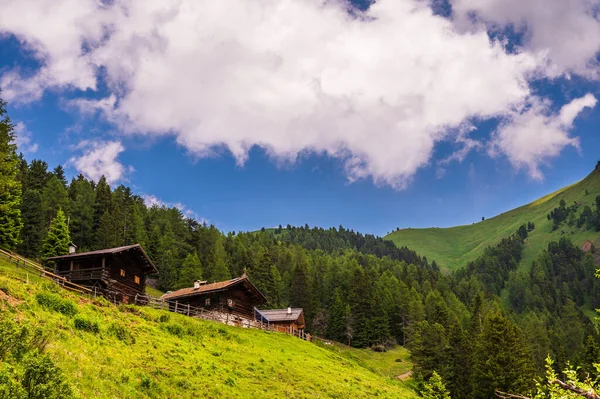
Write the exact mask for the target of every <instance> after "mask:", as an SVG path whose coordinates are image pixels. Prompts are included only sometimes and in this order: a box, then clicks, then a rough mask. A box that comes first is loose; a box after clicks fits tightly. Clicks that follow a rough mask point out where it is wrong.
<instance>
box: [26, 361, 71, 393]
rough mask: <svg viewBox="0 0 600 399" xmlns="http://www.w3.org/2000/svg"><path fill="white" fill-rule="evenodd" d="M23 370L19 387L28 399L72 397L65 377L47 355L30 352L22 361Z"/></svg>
mask: <svg viewBox="0 0 600 399" xmlns="http://www.w3.org/2000/svg"><path fill="white" fill-rule="evenodd" d="M23 369H24V372H23V375H22V378H21V385H22V386H23V388H24V390H25V393H26V396H25V397H27V398H28V399H53V398H57V399H58V398H61V399H62V398H72V397H73V392H72V390H71V387H70V386H69V384H68V383H67V381H66V379H65V376H64V375H63V373H62V371H61V370H60V369H59V368H58V367H56V366H55V365H54V363H53V362H52V360H51V359H50V357H49V356H48V355H46V354H41V353H39V352H37V351H33V352H30V353H29V354H28V355H27V356H26V357H25V358H24V360H23Z"/></svg>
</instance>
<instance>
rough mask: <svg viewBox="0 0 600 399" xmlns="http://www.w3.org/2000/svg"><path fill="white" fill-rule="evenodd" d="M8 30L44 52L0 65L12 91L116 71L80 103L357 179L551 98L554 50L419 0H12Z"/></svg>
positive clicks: (462, 140)
mask: <svg viewBox="0 0 600 399" xmlns="http://www.w3.org/2000/svg"><path fill="white" fill-rule="evenodd" d="M0 32H5V33H9V34H15V35H16V36H17V37H18V38H19V39H20V40H21V41H22V42H23V43H25V44H26V45H27V46H29V48H31V49H32V50H33V51H34V54H35V56H36V58H37V59H38V60H40V62H41V63H42V68H41V69H40V70H39V71H38V73H37V74H36V75H35V76H34V77H33V78H25V77H22V76H21V75H19V73H18V72H19V71H9V72H8V73H7V74H5V75H3V76H2V79H3V80H6V82H8V90H7V91H6V92H5V93H9V95H10V96H12V97H9V99H10V98H13V99H14V100H19V99H21V100H23V101H30V100H32V99H35V98H39V96H41V93H42V92H43V90H44V89H48V88H50V89H58V90H60V89H64V88H77V89H81V90H85V89H88V88H89V89H92V90H94V89H95V88H96V86H97V79H98V78H99V76H102V79H105V81H106V83H107V84H108V87H109V90H110V94H109V95H108V96H107V97H106V98H105V99H102V100H99V101H93V100H89V99H84V98H81V99H78V100H76V101H75V102H74V104H75V105H77V106H78V107H79V108H80V109H82V110H84V111H86V112H94V110H98V111H100V112H101V113H102V114H103V115H105V116H106V117H107V118H108V119H109V120H110V121H112V122H113V123H114V124H116V125H117V126H118V127H119V128H120V130H121V131H123V132H124V133H129V134H144V135H173V136H175V137H176V139H177V142H178V143H180V144H181V145H182V146H184V147H186V148H187V149H188V150H189V151H190V152H191V153H193V154H196V155H199V156H206V155H210V154H212V153H213V152H214V150H215V149H216V148H227V149H228V150H229V151H231V153H232V154H233V155H234V156H235V157H236V159H237V162H238V164H240V165H241V164H243V163H244V162H245V161H246V159H247V157H248V152H249V150H250V148H252V147H253V146H260V147H262V148H264V149H265V150H266V151H267V152H268V153H269V154H270V156H271V157H272V158H273V159H275V160H277V161H286V162H290V161H292V162H293V161H295V160H296V159H297V158H298V157H299V156H300V155H301V154H302V153H304V152H307V151H308V152H316V153H320V154H326V155H328V156H330V157H334V158H337V159H340V160H341V161H342V162H343V163H344V165H345V169H346V173H347V175H348V178H349V179H350V180H351V181H354V180H357V179H362V178H372V179H373V180H374V182H375V183H377V184H387V185H391V186H393V187H395V188H403V187H405V186H406V184H408V183H409V182H410V179H411V178H412V176H413V175H414V174H415V173H416V171H417V170H418V169H419V168H421V167H423V166H425V165H427V164H429V162H430V160H431V157H432V154H433V151H434V148H435V147H436V145H437V144H438V143H440V142H442V141H450V142H453V143H457V144H458V145H459V146H460V147H461V148H462V150H461V152H458V153H457V154H456V155H455V156H454V157H453V158H452V159H456V160H459V161H460V160H462V159H464V157H465V156H466V154H467V153H468V152H469V151H470V150H471V149H474V148H477V145H476V144H475V142H473V141H469V140H471V139H470V138H469V137H468V135H457V134H455V133H454V132H456V131H457V129H459V128H460V127H461V126H465V124H469V122H470V121H471V120H472V119H487V118H491V117H498V116H502V115H505V114H506V113H507V111H508V110H510V109H514V108H522V107H524V106H525V105H527V103H528V102H533V103H535V102H539V101H540V100H538V99H535V98H533V99H532V97H531V93H530V90H529V85H528V80H529V79H530V78H531V77H532V76H534V75H536V74H539V73H540V71H541V70H540V67H542V68H544V67H545V66H546V59H545V58H544V54H545V53H544V52H543V51H542V52H541V53H537V52H535V51H530V52H522V53H519V54H509V53H507V51H506V50H505V48H504V47H503V44H502V43H499V42H490V40H489V38H488V35H487V32H486V31H485V30H473V31H469V32H464V33H461V32H458V31H457V30H456V27H455V25H454V23H453V22H452V21H449V20H447V19H445V18H443V17H440V16H435V15H433V13H432V11H431V9H430V8H429V7H428V6H427V4H426V3H425V2H421V1H418V0H405V1H397V0H379V1H377V2H376V3H374V4H373V5H372V6H371V7H370V9H369V10H368V11H367V12H366V13H365V14H359V16H358V17H352V16H350V15H349V13H348V12H347V11H346V3H345V2H343V1H342V0H339V1H336V0H332V1H327V2H323V1H322V0H264V1H247V0H221V1H209V0H144V1H141V0H115V1H114V2H112V3H111V5H104V4H102V3H101V2H100V1H97V0H7V1H5V2H3V3H2V5H0ZM100 71H101V72H100ZM32 82H33V83H32ZM23 85H25V86H27V85H30V86H31V88H27V89H23V90H24V91H23V93H21V92H20V91H16V89H14V88H20V87H22V86H23ZM13 89H14V90H13ZM531 108H532V109H537V108H535V106H531ZM549 134H552V132H550V133H549ZM115 158H116V157H115ZM113 161H114V158H113ZM117 164H118V163H117Z"/></svg>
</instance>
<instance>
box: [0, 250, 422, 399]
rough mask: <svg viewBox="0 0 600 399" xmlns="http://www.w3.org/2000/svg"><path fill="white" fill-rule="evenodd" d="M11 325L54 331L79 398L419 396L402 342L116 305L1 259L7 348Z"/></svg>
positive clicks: (54, 355) (3, 365)
mask: <svg viewBox="0 0 600 399" xmlns="http://www.w3.org/2000/svg"><path fill="white" fill-rule="evenodd" d="M65 309H66V310H69V311H68V312H67V311H65ZM61 312H62V313H61ZM63 313H66V314H63ZM11 324H12V325H13V326H14V325H17V326H18V328H23V327H27V330H28V331H30V332H31V331H35V329H37V328H39V329H41V332H42V333H41V334H42V335H47V336H48V337H49V343H48V345H47V346H46V349H45V352H46V353H47V354H48V355H49V357H50V359H52V360H53V362H54V363H55V364H56V365H57V366H58V367H59V368H60V369H61V370H62V373H63V374H64V376H65V378H66V380H67V382H68V383H69V385H70V386H71V387H72V389H73V391H74V392H75V394H76V397H82V398H92V397H93V398H192V397H195V398H196V397H203V398H251V397H253V398H281V397H293V398H367V397H375V396H377V397H380V398H416V397H417V395H416V394H414V393H413V392H412V391H411V390H410V389H408V388H407V387H406V385H405V384H404V383H403V382H402V381H399V380H397V379H395V378H391V375H390V373H395V372H401V371H404V370H405V369H410V363H408V362H407V360H406V358H407V356H408V354H407V352H406V351H405V350H404V349H402V348H399V349H398V350H396V351H390V352H388V353H387V354H384V355H380V356H379V355H378V354H370V353H366V352H365V351H360V350H356V349H350V348H347V349H339V348H340V347H339V346H331V347H328V346H327V345H322V346H319V345H317V344H315V343H309V342H305V341H302V340H300V339H298V338H294V337H289V336H286V335H284V334H280V333H273V332H264V331H260V330H247V329H242V328H235V327H228V326H224V325H221V324H217V323H214V322H209V321H204V320H198V319H192V318H188V317H185V316H182V315H177V314H172V313H169V312H166V311H161V310H155V309H150V308H144V307H135V306H132V305H128V306H125V305H121V306H119V307H115V306H114V305H112V304H109V303H108V302H106V301H105V300H103V299H99V300H93V299H88V298H85V297H81V296H78V295H76V294H73V293H70V292H67V291H64V290H63V289H61V288H59V287H58V286H57V285H55V284H54V283H52V282H49V281H47V280H42V279H40V278H39V277H36V276H35V275H33V274H30V273H26V272H24V271H22V269H16V268H15V266H14V265H12V264H8V263H7V262H6V261H5V260H4V259H0V348H5V347H6V345H5V344H6V342H7V341H8V337H9V334H6V333H4V331H7V328H8V327H7V326H10V325H11ZM15 353H21V352H18V351H17V352H15ZM0 354H1V352H0ZM21 355H22V353H21ZM392 357H393V358H394V359H393V360H392V359H391V358H392ZM25 358H26V357H25ZM396 358H398V360H396ZM394 362H396V363H394ZM7 363H8V365H7ZM25 363H26V362H25ZM376 364H382V365H383V369H382V370H380V369H379V368H378V367H375V365H376ZM394 365H397V367H396V368H394ZM7 367H8V368H7ZM11 367H14V368H15V369H14V370H12V373H13V375H14V376H15V377H14V378H15V380H17V381H18V380H19V379H20V378H21V379H22V378H23V377H22V376H23V375H25V374H23V373H24V371H23V370H21V371H20V368H24V367H25V366H23V365H22V363H20V362H19V361H18V360H17V355H12V357H11V356H9V357H7V358H6V359H5V361H4V362H3V359H2V357H0V391H1V389H2V381H3V380H2V378H4V377H2V375H3V374H2V373H5V371H6V370H9V372H10V370H11ZM4 375H5V374H4ZM20 376H21V377H20ZM2 392H3V391H2ZM0 393H1V392H0ZM11 397H12V396H11Z"/></svg>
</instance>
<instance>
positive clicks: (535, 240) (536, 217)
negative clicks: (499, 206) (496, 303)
mask: <svg viewBox="0 0 600 399" xmlns="http://www.w3.org/2000/svg"><path fill="white" fill-rule="evenodd" d="M586 192H587V194H586ZM597 195H600V171H599V170H596V171H594V172H592V173H591V174H590V175H588V176H587V177H586V178H585V179H583V180H581V181H579V182H577V183H575V184H573V185H571V186H568V187H565V188H562V189H560V190H558V191H556V192H554V193H552V194H549V195H546V196H544V197H542V198H540V199H538V200H536V201H533V202H532V203H530V204H527V205H524V206H521V207H519V208H516V209H513V210H511V211H508V212H505V213H502V214H500V215H498V216H495V217H493V218H490V219H486V220H484V221H482V222H479V223H475V224H472V225H464V226H456V227H450V228H425V229H413V228H407V229H401V230H398V231H394V232H392V233H391V234H389V235H387V236H386V237H385V239H389V240H391V241H393V242H394V243H395V244H396V245H397V246H407V247H408V248H410V249H412V250H415V251H416V252H417V253H418V254H419V255H422V256H427V259H429V260H430V261H433V260H435V261H436V262H437V263H438V265H439V266H440V268H441V269H442V270H443V271H446V272H448V271H452V270H455V269H457V268H460V267H463V266H465V265H466V264H467V263H468V262H470V261H473V260H475V259H476V258H477V257H479V256H480V255H481V254H483V251H484V250H485V248H486V247H488V246H492V245H495V244H497V243H498V242H499V241H500V240H501V239H502V238H504V237H508V236H509V235H511V234H513V233H514V232H515V231H516V230H517V229H518V228H519V226H520V225H522V224H524V223H528V222H533V223H535V230H533V231H531V232H530V233H529V237H528V238H527V240H526V242H525V250H524V253H523V260H522V262H521V263H522V265H524V266H525V267H524V268H522V270H527V268H528V266H529V265H530V264H531V261H533V260H534V259H535V257H537V256H538V255H539V253H540V252H541V251H542V250H544V249H546V247H547V245H548V243H549V242H550V241H558V240H559V239H560V238H561V237H562V236H566V237H569V238H570V239H571V240H572V241H573V242H574V243H575V244H577V245H581V244H583V242H584V241H585V240H591V241H595V240H596V239H597V238H598V237H599V236H600V232H597V231H592V230H587V231H584V230H582V229H579V228H577V227H576V226H573V227H570V226H568V225H567V223H563V224H562V225H561V227H560V228H559V229H558V230H556V231H552V221H551V220H548V219H547V215H548V214H549V213H550V211H552V210H553V209H554V208H556V207H558V206H559V203H560V201H561V200H564V201H565V202H566V203H567V206H569V205H572V204H573V203H574V202H577V203H578V204H581V206H580V207H579V208H578V212H577V214H579V213H580V212H581V211H582V210H583V207H584V206H585V205H589V206H590V207H591V206H592V204H593V203H594V202H595V199H596V196H597Z"/></svg>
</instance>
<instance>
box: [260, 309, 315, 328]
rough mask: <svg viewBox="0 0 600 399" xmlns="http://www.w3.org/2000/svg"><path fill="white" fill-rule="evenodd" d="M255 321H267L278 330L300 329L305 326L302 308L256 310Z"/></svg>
mask: <svg viewBox="0 0 600 399" xmlns="http://www.w3.org/2000/svg"><path fill="white" fill-rule="evenodd" d="M255 312H256V321H258V322H262V323H268V324H269V325H271V326H273V328H274V329H276V330H279V331H285V332H291V331H294V330H295V331H302V330H303V329H304V327H305V322H304V310H303V309H302V308H287V309H269V310H258V309H255Z"/></svg>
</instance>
